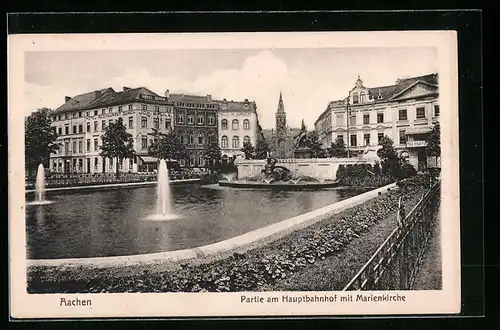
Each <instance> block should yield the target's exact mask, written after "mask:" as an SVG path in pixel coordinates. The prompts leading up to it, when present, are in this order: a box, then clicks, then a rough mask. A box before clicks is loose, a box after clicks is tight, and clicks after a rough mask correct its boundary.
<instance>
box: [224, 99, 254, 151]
mask: <svg viewBox="0 0 500 330" xmlns="http://www.w3.org/2000/svg"><path fill="white" fill-rule="evenodd" d="M218 122H219V125H218V129H219V145H220V147H221V152H222V156H223V157H228V158H229V157H233V158H236V157H237V156H243V152H242V151H241V148H242V147H243V144H244V143H245V142H250V143H251V144H252V145H253V146H255V145H256V143H257V140H258V139H259V137H260V134H261V127H260V124H259V117H258V115H257V105H256V104H255V102H250V101H248V99H245V100H244V101H243V102H235V101H227V100H226V99H224V100H222V101H219V113H218Z"/></svg>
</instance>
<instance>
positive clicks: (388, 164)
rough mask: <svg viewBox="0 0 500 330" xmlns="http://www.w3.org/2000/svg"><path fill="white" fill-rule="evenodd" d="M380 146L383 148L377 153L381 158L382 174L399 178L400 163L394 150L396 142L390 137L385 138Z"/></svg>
mask: <svg viewBox="0 0 500 330" xmlns="http://www.w3.org/2000/svg"><path fill="white" fill-rule="evenodd" d="M379 145H381V146H382V148H380V149H379V150H378V151H377V155H378V156H379V157H380V161H381V162H380V164H381V166H382V174H383V175H387V176H392V177H398V176H399V174H400V173H399V172H400V161H399V158H398V154H397V153H396V150H395V149H394V142H393V141H392V139H391V138H390V137H388V136H384V137H383V138H382V139H380V141H379Z"/></svg>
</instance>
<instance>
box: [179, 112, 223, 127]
mask: <svg viewBox="0 0 500 330" xmlns="http://www.w3.org/2000/svg"><path fill="white" fill-rule="evenodd" d="M196 122H197V124H198V125H204V124H205V116H204V115H198V117H197V121H196ZM177 123H178V124H181V125H184V124H185V122H184V114H182V113H179V114H178V115H177ZM207 123H208V125H215V116H214V115H209V116H208V118H207ZM187 124H188V125H193V124H194V116H193V115H188V116H187Z"/></svg>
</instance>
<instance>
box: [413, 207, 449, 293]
mask: <svg viewBox="0 0 500 330" xmlns="http://www.w3.org/2000/svg"><path fill="white" fill-rule="evenodd" d="M440 214H441V213H440V212H438V214H437V218H436V220H435V222H434V228H433V229H432V232H431V236H430V237H429V243H428V246H427V248H426V249H425V252H424V256H423V258H422V263H421V265H420V268H419V270H418V273H417V277H416V279H415V283H414V284H413V287H412V289H413V290H441V289H442V264H441V262H442V260H441V235H440V234H441V233H440V228H441V227H440V223H441V216H440Z"/></svg>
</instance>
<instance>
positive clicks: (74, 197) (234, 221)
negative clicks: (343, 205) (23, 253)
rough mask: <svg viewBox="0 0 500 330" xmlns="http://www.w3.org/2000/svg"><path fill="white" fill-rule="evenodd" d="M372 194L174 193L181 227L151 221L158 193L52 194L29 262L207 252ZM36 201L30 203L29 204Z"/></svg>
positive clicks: (32, 233)
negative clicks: (209, 246)
mask: <svg viewBox="0 0 500 330" xmlns="http://www.w3.org/2000/svg"><path fill="white" fill-rule="evenodd" d="M363 191H366V189H365V190H360V189H325V190H317V191H271V190H249V189H233V188H223V187H219V186H217V185H211V186H199V185H186V186H173V187H171V199H172V208H173V209H174V213H175V214H177V215H180V216H181V219H178V220H175V221H148V220H145V219H144V218H145V217H147V216H149V215H151V214H153V213H155V210H156V188H155V187H141V188H129V189H117V190H108V191H81V192H75V193H69V192H64V193H56V194H49V195H48V196H47V197H46V198H47V199H49V200H51V201H53V202H54V203H52V204H49V205H38V206H36V205H27V207H26V234H27V237H26V239H27V258H28V259H55V258H82V257H104V256H124V255H134V254H144V253H154V252H165V251H173V250H180V249H187V248H193V247H198V246H203V245H207V244H211V243H215V242H219V241H222V240H226V239H229V238H232V237H235V236H238V235H241V234H244V233H247V232H249V231H252V230H255V229H258V228H261V227H265V226H268V225H271V224H273V223H276V222H279V221H282V220H285V219H288V218H290V217H294V216H297V215H300V214H303V213H306V212H309V211H312V210H314V209H318V208H321V207H324V206H326V205H329V204H333V203H335V202H338V201H341V200H343V199H346V198H349V197H352V196H355V195H357V194H359V193H361V192H363ZM33 198H34V197H33V196H30V197H28V198H27V201H28V200H32V199H33Z"/></svg>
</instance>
